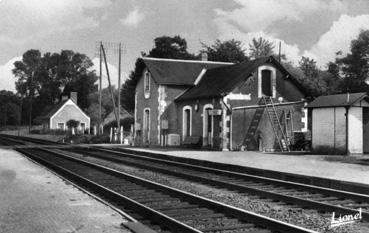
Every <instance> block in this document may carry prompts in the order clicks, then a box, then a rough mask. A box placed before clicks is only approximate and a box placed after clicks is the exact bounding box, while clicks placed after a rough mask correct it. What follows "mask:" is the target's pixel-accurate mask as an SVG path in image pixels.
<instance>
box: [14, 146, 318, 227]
mask: <svg viewBox="0 0 369 233" xmlns="http://www.w3.org/2000/svg"><path fill="white" fill-rule="evenodd" d="M17 150H18V151H20V152H21V153H23V154H25V155H26V156H28V157H30V158H31V159H33V160H35V161H37V162H38V163H41V164H43V165H45V166H47V167H49V168H51V169H52V170H54V171H56V172H58V173H60V174H62V175H63V176H64V177H66V178H67V179H68V180H71V181H72V182H74V183H76V184H77V185H79V186H82V187H83V188H85V189H88V190H91V192H94V193H98V195H99V196H101V197H102V198H103V199H105V200H107V201H108V202H109V203H112V204H113V205H115V207H116V208H120V209H122V210H123V211H124V212H126V213H128V214H131V215H132V216H133V217H134V218H136V219H138V220H139V221H141V222H143V223H145V224H147V225H148V226H150V227H151V228H153V229H154V230H156V231H157V232H217V233H223V232H224V233H225V232H227V233H231V232H252V233H269V232H296V233H299V232H314V231H311V230H307V229H304V228H301V227H298V226H294V225H291V224H287V223H284V222H281V221H277V220H274V219H271V218H267V217H264V216H261V215H258V214H255V213H252V212H248V211H245V210H242V209H239V208H235V207H232V206H229V205H225V204H222V203H219V202H216V201H212V200H210V199H206V198H204V197H200V196H196V195H193V194H190V193H187V192H184V191H180V190H178V189H174V188H170V187H167V186H164V185H161V184H158V183H155V182H152V181H149V180H145V179H142V178H139V177H135V176H132V175H129V174H127V173H124V172H120V171H117V170H113V169H111V168H107V167H104V166H101V165H98V164H94V163H91V162H87V161H83V160H81V159H77V158H74V157H71V156H68V155H66V154H65V153H61V152H55V151H51V150H49V149H38V148H27V149H25V148H18V149H17Z"/></svg>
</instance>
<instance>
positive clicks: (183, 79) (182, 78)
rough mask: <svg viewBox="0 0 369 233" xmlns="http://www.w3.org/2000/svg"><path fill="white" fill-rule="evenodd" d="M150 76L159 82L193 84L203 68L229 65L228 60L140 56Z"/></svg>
mask: <svg viewBox="0 0 369 233" xmlns="http://www.w3.org/2000/svg"><path fill="white" fill-rule="evenodd" d="M142 59H143V61H144V63H145V65H146V67H147V69H148V70H149V71H150V73H151V75H152V78H153V79H154V80H155V82H157V83H159V84H167V85H189V86H192V85H194V82H195V80H196V78H197V77H198V76H199V74H200V73H201V71H202V70H203V69H212V68H216V67H222V66H229V65H232V64H233V63H229V62H212V61H197V60H176V59H164V58H151V57H143V58H142Z"/></svg>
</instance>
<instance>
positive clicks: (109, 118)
mask: <svg viewBox="0 0 369 233" xmlns="http://www.w3.org/2000/svg"><path fill="white" fill-rule="evenodd" d="M116 109H117V110H118V108H116ZM125 118H133V115H132V114H131V113H130V112H128V111H127V110H126V109H124V108H123V107H121V108H120V119H121V120H122V119H125ZM111 121H115V113H114V110H112V111H111V112H110V113H109V114H108V115H107V116H106V117H105V119H104V121H103V122H102V124H103V125H106V124H108V123H110V122H111Z"/></svg>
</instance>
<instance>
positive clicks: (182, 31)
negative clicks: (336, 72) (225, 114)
mask: <svg viewBox="0 0 369 233" xmlns="http://www.w3.org/2000/svg"><path fill="white" fill-rule="evenodd" d="M0 16H1V21H0V90H1V89H7V90H12V91H14V90H15V86H14V80H15V78H14V76H13V75H12V72H11V70H12V68H13V63H14V62H15V61H17V60H20V59H21V57H22V54H23V53H24V52H26V51H27V50H29V49H39V50H40V51H41V52H42V53H46V52H60V51H61V50H66V49H67V50H73V51H75V52H80V53H84V54H86V55H87V56H89V57H90V58H91V60H93V62H94V63H95V66H94V67H93V69H95V70H96V71H97V72H98V64H99V59H98V58H97V57H96V56H95V55H96V51H95V50H96V42H97V41H103V42H114V43H118V42H121V43H123V44H124V45H125V53H124V54H123V56H122V77H123V79H125V78H127V74H129V72H130V71H131V70H132V69H134V63H135V60H136V58H138V57H140V56H141V52H142V51H143V52H148V51H149V50H150V49H151V48H152V47H153V45H154V44H153V40H154V39H155V38H156V37H159V36H163V35H167V36H174V35H180V36H181V37H183V38H185V39H186V41H187V44H188V50H189V51H190V52H192V53H198V51H199V50H200V49H201V43H205V44H207V45H211V44H213V43H214V41H215V40H216V39H220V40H222V41H224V40H228V39H236V40H240V41H241V42H242V45H243V46H244V48H245V49H248V47H249V43H250V41H251V40H252V38H258V37H260V36H261V37H263V38H266V39H268V40H270V41H272V42H274V44H275V45H276V46H275V47H276V48H275V49H276V50H277V49H278V44H279V42H281V44H282V53H284V54H286V56H287V59H288V60H290V61H292V62H294V63H295V64H298V61H299V60H300V59H301V56H308V57H310V58H313V59H315V60H316V61H317V64H318V65H319V67H321V68H323V69H324V68H325V66H326V64H327V62H329V61H334V58H335V53H336V52H337V51H342V52H343V53H344V54H345V53H347V52H349V49H350V42H351V40H353V39H355V38H356V37H357V36H358V34H359V32H360V30H366V29H369V1H368V0H228V1H224V0H0ZM108 62H109V71H110V74H111V76H112V79H113V80H112V83H113V84H114V85H117V77H118V71H117V64H118V58H117V56H116V55H115V54H114V53H111V52H109V55H108ZM103 72H105V71H104V70H103ZM123 81H124V80H123ZM106 85H107V79H106V77H104V79H103V86H106Z"/></svg>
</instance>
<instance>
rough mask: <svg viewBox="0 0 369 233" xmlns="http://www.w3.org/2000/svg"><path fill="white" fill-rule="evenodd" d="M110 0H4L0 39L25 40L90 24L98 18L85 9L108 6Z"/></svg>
mask: <svg viewBox="0 0 369 233" xmlns="http://www.w3.org/2000/svg"><path fill="white" fill-rule="evenodd" d="M109 4H111V3H110V0H80V1H74V0H63V1H55V0H53V1H51V0H49V1H39V0H17V1H12V0H4V1H2V2H1V5H0V15H1V17H2V20H1V21H0V28H1V29H2V32H1V34H2V37H1V38H0V39H1V41H2V42H7V43H10V44H12V43H13V41H15V43H20V42H23V43H25V42H27V41H28V40H30V39H32V38H34V37H40V36H41V37H42V36H44V35H52V34H54V33H57V32H65V31H74V30H78V29H84V28H93V27H96V26H98V25H99V22H98V21H97V20H96V19H95V18H93V17H92V16H89V15H88V14H87V13H86V10H89V9H95V8H101V7H104V6H108V5H109Z"/></svg>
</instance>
